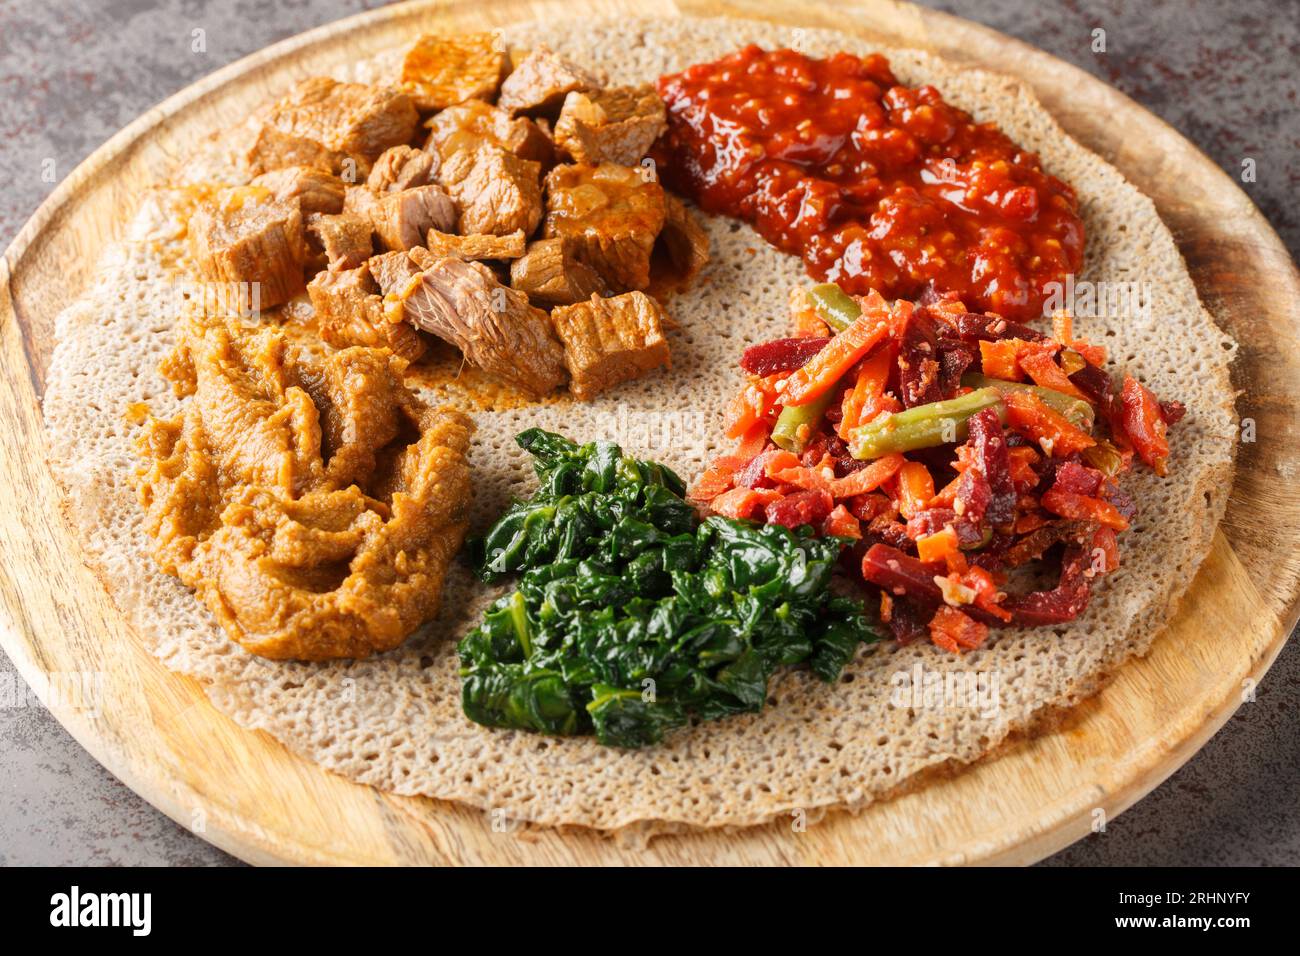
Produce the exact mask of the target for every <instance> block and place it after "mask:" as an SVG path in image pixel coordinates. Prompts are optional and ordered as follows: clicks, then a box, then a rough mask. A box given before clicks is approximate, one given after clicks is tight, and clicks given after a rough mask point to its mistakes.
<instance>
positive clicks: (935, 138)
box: [654, 46, 1084, 319]
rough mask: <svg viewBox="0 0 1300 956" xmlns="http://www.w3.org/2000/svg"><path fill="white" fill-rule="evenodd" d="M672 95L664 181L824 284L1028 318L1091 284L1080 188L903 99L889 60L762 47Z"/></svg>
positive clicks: (667, 89)
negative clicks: (1065, 291)
mask: <svg viewBox="0 0 1300 956" xmlns="http://www.w3.org/2000/svg"><path fill="white" fill-rule="evenodd" d="M658 87H659V94H660V96H661V97H663V99H664V101H665V103H666V104H667V107H668V131H667V132H666V133H665V135H664V136H663V137H662V138H661V140H660V142H659V143H658V145H657V146H656V149H655V152H654V158H655V161H656V163H657V164H658V166H659V168H660V169H661V171H662V173H663V177H664V180H665V182H667V183H668V184H669V185H670V186H672V187H673V188H674V189H676V190H677V191H678V192H681V193H684V194H686V195H689V196H691V197H692V198H694V199H695V200H696V201H697V202H698V203H699V204H700V205H701V206H702V207H703V208H704V209H706V210H708V211H710V212H718V213H725V214H727V215H731V216H736V217H739V218H741V219H744V220H746V221H747V222H750V223H752V224H753V225H754V227H755V228H756V229H757V230H758V231H759V233H760V234H761V235H762V236H763V237H764V238H765V239H767V240H768V241H769V242H771V243H772V244H773V245H775V246H777V247H778V248H780V249H782V250H784V251H786V252H789V253H792V254H794V255H798V256H801V257H802V258H803V259H804V262H805V263H806V265H807V267H808V271H809V274H811V275H812V276H814V277H816V278H818V279H824V280H829V281H833V282H836V283H838V284H839V285H840V286H841V287H843V288H844V289H845V290H847V291H849V292H855V293H866V292H867V291H868V290H870V289H876V290H877V291H879V292H880V293H881V294H883V295H885V296H888V297H891V298H893V297H898V296H901V297H907V298H912V297H916V296H919V295H920V294H921V293H922V292H924V291H926V290H929V291H931V292H937V293H945V292H953V293H956V294H957V297H958V298H959V299H960V300H962V301H963V302H966V303H968V304H970V306H971V307H972V308H975V309H978V310H981V311H983V310H986V309H987V310H992V311H995V312H997V313H998V314H1000V315H1003V316H1005V317H1007V318H1012V319H1028V318H1034V317H1037V316H1040V315H1041V314H1042V312H1043V305H1044V302H1045V301H1046V299H1047V298H1048V296H1049V294H1050V290H1049V288H1048V287H1049V284H1052V283H1059V282H1063V281H1064V280H1065V277H1066V275H1067V274H1071V273H1076V272H1078V270H1079V266H1080V264H1081V262H1082V258H1083V247H1084V228H1083V223H1082V221H1081V220H1080V218H1079V214H1078V201H1077V199H1076V196H1075V193H1074V190H1072V189H1071V188H1070V187H1069V186H1068V185H1066V184H1065V183H1063V182H1061V181H1060V180H1059V179H1056V178H1055V177H1053V176H1050V175H1048V174H1047V173H1045V172H1043V170H1042V169H1041V168H1040V166H1039V160H1038V157H1037V156H1036V155H1034V154H1033V153H1030V152H1028V151H1026V150H1024V149H1022V148H1021V147H1020V146H1018V145H1017V144H1016V143H1014V142H1013V141H1012V140H1011V139H1010V138H1008V137H1007V136H1006V135H1005V134H1004V133H1003V132H1002V131H1000V130H999V129H997V128H996V127H995V126H993V125H991V124H982V123H976V122H975V121H974V120H973V119H972V118H971V116H970V115H969V114H967V113H965V112H963V111H962V110H959V109H957V108H955V107H953V106H952V105H950V104H948V103H946V102H945V101H944V99H943V97H942V96H941V95H940V94H939V91H938V90H936V89H935V88H934V87H932V86H921V87H917V88H915V89H913V88H910V87H907V86H903V85H901V84H900V83H899V82H898V80H897V79H895V77H894V75H893V73H891V72H890V69H889V63H888V62H887V61H886V60H885V58H884V57H882V56H879V55H873V56H867V57H857V56H853V55H851V54H848V53H836V54H835V55H834V56H832V57H830V58H829V59H824V60H820V59H814V58H812V57H808V56H804V55H803V54H801V53H796V52H794V51H793V50H775V51H770V52H769V51H765V50H762V49H760V48H759V47H757V46H748V47H745V48H744V49H741V50H739V51H737V52H735V53H732V54H731V55H729V56H726V57H724V58H722V59H720V60H718V61H716V62H713V63H700V64H696V65H695V66H692V67H689V68H688V69H686V70H684V71H682V72H680V73H675V74H672V75H669V76H664V77H661V78H660V80H659V84H658Z"/></svg>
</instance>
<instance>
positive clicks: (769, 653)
mask: <svg viewBox="0 0 1300 956" xmlns="http://www.w3.org/2000/svg"><path fill="white" fill-rule="evenodd" d="M518 441H519V443H520V445H521V446H522V447H523V448H525V449H526V450H527V451H528V452H529V453H530V454H532V455H533V457H534V458H535V459H536V461H535V463H534V467H535V469H536V471H537V477H538V479H539V481H540V485H541V487H540V488H539V489H538V491H537V493H536V494H535V495H534V496H533V497H532V498H531V499H529V500H528V501H523V502H518V503H516V504H515V505H514V506H513V507H511V508H510V509H509V510H508V511H507V512H506V513H505V514H504V515H503V516H502V517H501V519H500V520H499V521H498V522H497V523H496V524H495V525H493V527H492V528H491V529H490V530H489V531H488V533H487V535H486V536H485V537H483V538H482V539H480V540H478V541H476V542H475V543H474V545H473V546H474V550H475V562H476V564H477V567H478V570H479V573H480V575H481V576H482V577H483V578H484V579H485V580H489V581H491V580H495V579H497V578H499V577H501V576H502V575H505V574H508V573H518V574H519V580H518V587H517V589H516V590H515V591H513V592H512V593H510V594H509V595H507V596H505V597H503V598H501V599H500V600H498V601H497V602H496V603H495V604H494V605H493V606H492V608H491V609H490V610H489V611H488V613H487V614H486V616H485V619H484V621H483V624H482V625H481V626H480V627H479V628H477V629H476V630H474V631H473V632H471V633H470V634H469V635H467V636H466V637H465V639H464V640H463V641H462V642H461V644H460V647H459V651H460V657H461V664H462V667H461V674H462V678H463V680H462V701H463V706H464V710H465V713H466V715H467V716H469V717H470V719H472V720H474V721H477V722H478V723H481V724H487V725H489V726H494V727H513V728H519V729H526V730H534V731H541V732H544V733H550V734H575V733H594V734H595V735H596V737H597V739H598V740H599V741H600V742H601V743H603V744H609V745H614V746H621V747H638V746H643V745H646V744H653V743H656V742H658V741H660V740H661V739H662V738H663V736H664V734H665V733H667V732H668V731H670V730H672V729H673V728H676V727H680V726H682V725H684V724H686V723H687V722H688V721H689V720H691V719H698V720H712V719H716V718H719V717H724V716H727V715H729V714H736V713H743V712H756V711H759V710H761V709H762V708H763V704H764V702H765V701H766V699H767V684H768V679H769V677H770V676H771V675H772V673H773V671H774V670H775V669H776V668H777V667H779V666H781V665H788V664H800V663H806V664H808V666H809V667H811V669H812V670H813V672H814V673H816V674H817V675H818V676H819V677H821V678H822V679H823V680H825V681H833V680H835V679H836V678H837V677H838V676H839V674H840V671H841V670H842V669H843V668H844V665H845V664H847V663H848V661H849V660H850V658H852V656H853V654H854V652H855V651H856V649H857V647H858V644H859V643H860V642H862V641H864V640H868V641H869V640H875V639H876V635H875V634H874V632H873V631H872V630H871V629H870V628H869V627H868V625H867V622H866V621H865V619H864V618H863V615H862V606H861V602H860V601H856V600H853V599H851V598H846V597H839V596H835V595H833V594H832V593H831V591H830V589H829V584H830V579H831V575H832V572H833V570H834V568H835V565H836V561H837V559H838V557H839V554H840V551H841V549H842V548H843V547H845V546H846V545H847V544H849V542H848V540H847V539H841V538H837V537H835V536H827V537H818V536H817V535H816V534H815V533H814V529H813V528H799V529H791V528H786V527H782V526H781V525H780V524H770V525H766V526H764V525H759V524H755V523H753V522H748V521H737V520H733V519H730V518H726V517H721V516H714V517H710V518H708V519H707V520H704V521H701V520H700V516H699V513H698V512H697V510H696V508H695V507H694V506H692V505H691V504H690V503H689V502H687V501H685V500H684V499H683V498H682V493H683V491H684V490H685V485H684V484H683V483H682V481H681V479H680V478H678V477H677V475H675V474H674V473H673V472H672V471H671V470H670V469H668V468H666V467H664V466H663V465H659V464H655V463H653V462H646V461H638V460H636V459H634V458H631V457H628V456H626V455H624V454H623V451H622V449H620V448H619V447H618V446H617V445H615V444H613V443H612V442H594V443H591V444H587V445H582V446H581V447H579V446H578V445H576V444H574V443H573V442H571V441H568V440H567V439H565V438H562V437H560V436H559V435H555V434H552V433H550V432H545V431H541V430H539V429H532V430H529V431H526V432H523V433H522V434H521V435H519V436H518Z"/></svg>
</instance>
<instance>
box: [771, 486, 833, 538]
mask: <svg viewBox="0 0 1300 956" xmlns="http://www.w3.org/2000/svg"><path fill="white" fill-rule="evenodd" d="M834 507H835V502H834V500H833V499H832V498H831V495H830V492H828V491H796V492H795V493H794V494H792V495H786V496H785V497H784V498H781V499H779V500H777V501H773V502H771V503H770V504H769V505H768V506H767V507H766V508H765V509H763V513H764V515H765V516H766V518H767V523H768V524H779V525H784V526H785V527H787V528H792V529H793V528H798V527H799V526H800V525H805V524H810V525H820V524H821V523H822V520H823V519H824V518H825V517H826V516H827V515H828V514H830V513H831V509H832V508H834Z"/></svg>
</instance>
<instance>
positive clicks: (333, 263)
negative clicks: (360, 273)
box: [307, 212, 374, 271]
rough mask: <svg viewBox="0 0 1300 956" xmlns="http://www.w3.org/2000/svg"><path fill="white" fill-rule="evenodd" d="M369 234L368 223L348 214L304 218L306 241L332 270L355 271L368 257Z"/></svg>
mask: <svg viewBox="0 0 1300 956" xmlns="http://www.w3.org/2000/svg"><path fill="white" fill-rule="evenodd" d="M372 232H374V227H373V226H372V225H371V224H370V220H368V219H362V218H361V217H360V216H356V215H353V214H352V213H339V214H338V215H337V216H329V215H325V214H324V213H319V212H314V213H312V214H311V215H309V216H308V217H307V240H308V241H309V242H311V243H312V245H313V246H319V248H320V251H321V252H323V253H324V254H325V258H326V259H327V260H328V261H329V267H330V269H332V270H334V271H339V270H344V269H355V268H356V267H357V266H359V265H362V264H363V263H364V262H365V261H366V260H367V259H369V258H370V253H371V252H372V251H373V247H372V244H371V241H370V235H371V233H372Z"/></svg>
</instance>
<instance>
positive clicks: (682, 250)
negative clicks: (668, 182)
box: [659, 191, 709, 284]
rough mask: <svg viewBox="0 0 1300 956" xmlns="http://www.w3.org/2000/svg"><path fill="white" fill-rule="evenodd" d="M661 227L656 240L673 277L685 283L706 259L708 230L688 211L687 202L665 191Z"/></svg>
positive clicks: (697, 271)
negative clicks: (666, 259)
mask: <svg viewBox="0 0 1300 956" xmlns="http://www.w3.org/2000/svg"><path fill="white" fill-rule="evenodd" d="M664 208H665V212H666V215H665V217H664V228H663V231H662V232H661V233H659V244H660V246H661V247H662V248H663V250H664V252H665V253H666V254H667V256H668V262H669V264H670V265H671V266H672V270H673V277H674V278H675V279H677V280H678V281H679V282H681V283H683V284H685V283H689V282H690V281H691V280H692V279H694V278H695V277H696V276H697V275H699V272H700V270H701V269H703V268H704V267H705V266H706V265H708V263H709V234H708V233H707V232H705V231H704V227H703V226H701V225H700V224H699V221H698V220H696V218H695V217H694V216H693V215H691V211H690V210H689V209H687V208H686V203H684V202H682V201H681V199H679V198H678V197H676V196H674V195H673V194H672V193H670V192H666V191H665V192H664Z"/></svg>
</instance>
